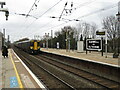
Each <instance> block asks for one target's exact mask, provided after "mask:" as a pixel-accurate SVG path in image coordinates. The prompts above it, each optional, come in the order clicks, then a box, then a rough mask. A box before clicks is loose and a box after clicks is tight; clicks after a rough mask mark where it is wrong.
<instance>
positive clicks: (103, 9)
mask: <svg viewBox="0 0 120 90" xmlns="http://www.w3.org/2000/svg"><path fill="white" fill-rule="evenodd" d="M60 1H62V0H60ZM60 1H59V2H60ZM55 5H56V4H55ZM55 5H54V6H55ZM54 6H52V7H54ZM116 6H117V4H115V5H114V6H112V7H111V6H109V7H107V8H102V9H100V10H97V11H94V12H91V13H88V14H86V15H83V16H80V17H78V18H77V19H80V18H84V17H87V16H90V15H93V14H96V13H99V12H102V11H105V10H108V9H111V8H114V7H116ZM52 7H51V8H49V9H48V10H47V11H46V12H48V11H49V10H50V9H52ZM46 12H44V13H43V14H42V15H40V16H39V18H40V17H41V16H43V15H44V14H45V13H46ZM39 18H38V19H39ZM35 21H36V20H35ZM71 21H72V20H71ZM71 21H68V22H66V23H69V22H71ZM66 23H62V24H59V25H55V26H52V27H49V28H47V29H46V30H48V29H52V28H55V27H58V26H61V25H63V24H66ZM31 24H32V23H31ZM31 24H30V25H31ZM44 27H45V25H44ZM42 28H43V27H42Z"/></svg>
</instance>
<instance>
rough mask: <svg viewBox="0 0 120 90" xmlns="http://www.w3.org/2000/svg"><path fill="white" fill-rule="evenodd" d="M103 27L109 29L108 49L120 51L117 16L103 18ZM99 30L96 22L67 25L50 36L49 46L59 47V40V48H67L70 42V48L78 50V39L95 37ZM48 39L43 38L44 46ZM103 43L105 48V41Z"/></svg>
mask: <svg viewBox="0 0 120 90" xmlns="http://www.w3.org/2000/svg"><path fill="white" fill-rule="evenodd" d="M102 27H103V28H102V29H105V30H107V38H108V51H109V52H120V24H119V22H118V21H117V19H116V18H115V16H109V17H105V18H104V19H103V20H102ZM97 30H98V26H97V25H96V24H95V23H87V22H79V24H78V25H76V26H75V27H72V26H65V27H63V28H61V30H59V31H56V32H55V34H54V37H52V36H50V37H49V38H48V47H49V48H57V42H59V48H60V49H66V48H68V46H67V45H68V43H70V49H73V50H76V49H77V41H78V40H80V39H82V40H85V39H86V38H91V39H95V38H96V37H97V36H96V31H97ZM46 41H47V39H46V37H44V38H43V39H42V40H41V46H42V47H43V43H44V44H45V46H46ZM68 41H69V42H68ZM104 42H105V41H104ZM103 45H104V48H105V43H104V44H103ZM84 49H85V48H84Z"/></svg>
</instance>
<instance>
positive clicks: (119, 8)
mask: <svg viewBox="0 0 120 90" xmlns="http://www.w3.org/2000/svg"><path fill="white" fill-rule="evenodd" d="M116 16H117V19H118V28H117V29H118V56H119V42H120V40H119V38H120V26H119V25H120V1H119V2H118V14H116Z"/></svg>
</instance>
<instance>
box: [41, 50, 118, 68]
mask: <svg viewBox="0 0 120 90" xmlns="http://www.w3.org/2000/svg"><path fill="white" fill-rule="evenodd" d="M41 51H44V52H50V53H55V54H60V55H64V56H68V57H74V58H79V59H82V60H89V61H94V62H98V63H103V64H109V65H113V66H120V59H119V58H113V57H112V55H113V53H107V58H106V57H105V56H106V55H105V53H104V54H103V56H102V55H101V52H95V51H91V52H89V51H88V52H87V54H86V52H85V51H84V52H82V53H78V52H77V51H73V50H70V51H66V49H51V48H48V49H46V48H41Z"/></svg>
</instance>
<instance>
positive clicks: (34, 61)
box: [19, 52, 119, 89]
mask: <svg viewBox="0 0 120 90" xmlns="http://www.w3.org/2000/svg"><path fill="white" fill-rule="evenodd" d="M19 53H21V52H19ZM26 56H28V55H26V53H24V54H23V52H22V56H21V55H20V57H21V58H23V59H24V62H25V63H26V64H27V65H28V66H29V68H30V69H31V70H32V71H33V72H34V73H35V74H36V76H37V77H38V78H39V79H40V80H41V79H42V81H43V82H44V83H45V84H46V85H47V87H48V88H49V89H52V88H67V89H80V88H104V89H113V88H116V89H118V88H119V85H118V84H119V83H118V82H115V81H113V80H109V79H106V78H103V77H100V76H97V75H95V74H92V73H89V72H86V71H83V70H81V69H79V68H77V67H75V66H72V65H70V64H68V63H65V62H61V61H60V60H58V59H55V58H54V57H53V58H51V57H48V56H45V55H35V56H33V55H29V57H27V58H26ZM48 79H49V80H48ZM52 81H53V82H52Z"/></svg>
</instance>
